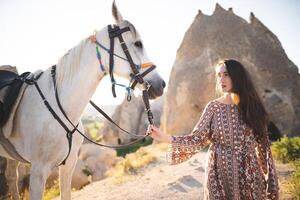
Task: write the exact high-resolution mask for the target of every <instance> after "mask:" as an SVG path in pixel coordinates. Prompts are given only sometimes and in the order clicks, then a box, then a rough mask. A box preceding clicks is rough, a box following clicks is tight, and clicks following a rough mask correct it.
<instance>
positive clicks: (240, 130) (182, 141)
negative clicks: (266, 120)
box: [168, 100, 279, 200]
mask: <svg viewBox="0 0 300 200" xmlns="http://www.w3.org/2000/svg"><path fill="white" fill-rule="evenodd" d="M267 141H268V142H267V143H268V145H265V146H266V148H263V147H262V146H261V145H260V144H258V143H257V142H256V139H255V136H254V134H253V132H252V130H251V129H250V128H249V127H247V126H246V124H245V123H244V122H243V121H242V120H241V119H240V116H239V113H238V107H237V106H236V105H230V104H224V103H221V102H218V101H217V100H213V101H211V102H209V103H208V104H207V105H206V107H205V109H204V111H203V113H202V116H201V117H200V120H199V122H198V123H197V125H196V126H195V128H194V130H193V132H192V133H191V134H190V135H186V136H172V143H171V145H170V147H171V148H170V151H169V152H168V158H169V161H170V162H171V164H179V163H182V162H184V161H186V160H188V159H189V158H190V157H192V156H193V155H194V154H195V153H197V152H198V151H199V150H201V149H202V148H203V147H205V146H207V145H208V144H210V148H209V150H208V162H207V166H206V177H205V187H204V199H210V200H238V199H243V200H244V199H245V200H248V199H249V200H252V199H254V200H264V199H278V190H279V188H278V180H277V177H276V173H275V166H274V163H273V158H272V155H271V150H270V144H269V140H268V139H267Z"/></svg>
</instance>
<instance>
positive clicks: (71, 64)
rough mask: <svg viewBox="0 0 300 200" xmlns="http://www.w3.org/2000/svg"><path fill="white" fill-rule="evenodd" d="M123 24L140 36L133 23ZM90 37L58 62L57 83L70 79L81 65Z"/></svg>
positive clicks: (136, 36) (58, 84)
mask: <svg viewBox="0 0 300 200" xmlns="http://www.w3.org/2000/svg"><path fill="white" fill-rule="evenodd" d="M122 25H124V26H128V27H130V30H131V31H132V33H133V35H134V38H139V34H138V32H137V31H136V28H135V27H134V25H133V24H132V23H130V22H129V21H127V20H124V21H122ZM87 42H88V39H84V40H82V41H81V42H80V43H79V44H78V45H77V46H75V47H73V48H72V49H70V50H69V51H68V52H67V53H66V54H65V55H64V56H63V57H61V58H60V59H59V60H58V62H57V65H56V66H57V79H56V84H57V86H60V85H61V84H62V82H63V81H70V80H71V78H72V77H73V76H74V74H75V73H76V72H77V71H78V69H79V67H80V59H81V55H82V53H83V49H84V47H85V46H86V44H87Z"/></svg>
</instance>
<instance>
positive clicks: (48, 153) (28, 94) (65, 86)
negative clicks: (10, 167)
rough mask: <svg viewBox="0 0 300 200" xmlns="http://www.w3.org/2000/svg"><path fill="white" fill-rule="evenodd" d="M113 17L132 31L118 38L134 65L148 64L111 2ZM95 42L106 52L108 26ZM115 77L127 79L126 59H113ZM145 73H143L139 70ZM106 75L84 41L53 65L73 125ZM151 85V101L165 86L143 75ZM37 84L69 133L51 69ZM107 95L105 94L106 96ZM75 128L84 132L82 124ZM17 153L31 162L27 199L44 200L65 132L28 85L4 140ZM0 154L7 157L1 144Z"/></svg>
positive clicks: (64, 148)
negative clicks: (6, 138) (12, 146)
mask: <svg viewBox="0 0 300 200" xmlns="http://www.w3.org/2000/svg"><path fill="white" fill-rule="evenodd" d="M113 16H114V18H115V21H116V24H117V25H118V26H119V27H120V28H124V27H129V28H130V31H127V32H124V33H123V34H122V36H123V38H124V41H125V43H126V44H127V46H128V50H129V53H130V55H131V56H132V59H133V61H134V63H136V64H140V65H141V64H143V63H149V62H150V61H149V59H148V57H147V55H146V52H145V49H144V47H143V45H141V44H142V41H141V38H140V36H139V34H138V32H137V31H136V29H135V28H134V26H133V25H132V24H131V23H129V22H128V21H126V20H123V18H122V16H121V14H120V12H119V11H118V10H117V8H116V6H115V4H114V3H113ZM95 36H96V38H97V41H99V42H100V43H101V44H102V45H104V46H105V47H107V48H109V44H110V43H109V42H110V40H109V36H108V28H107V27H104V28H103V29H102V30H100V31H97V32H96V34H95ZM99 50H100V53H101V56H102V59H101V60H102V62H103V64H104V67H105V70H106V71H107V72H108V65H109V54H108V53H107V52H106V51H105V50H103V49H101V48H99ZM114 53H115V54H117V55H120V56H121V57H124V58H125V57H126V56H125V54H124V52H123V50H122V48H121V44H120V42H119V40H118V39H115V48H114ZM114 60H115V67H114V73H115V74H117V75H118V76H120V77H124V78H127V79H128V80H129V79H130V73H131V72H132V71H131V68H130V65H129V63H128V62H127V61H125V60H122V59H120V58H118V57H115V59H114ZM144 70H146V69H141V72H143V71H144ZM103 77H104V73H103V72H102V71H101V70H100V68H99V60H98V58H97V56H96V44H95V43H93V42H91V41H90V39H88V38H86V39H84V40H83V41H81V42H80V43H79V45H77V46H75V47H74V48H72V49H71V50H70V51H69V52H68V53H67V54H66V55H64V56H63V57H62V58H61V59H60V60H59V61H58V63H57V87H58V91H59V98H60V100H61V104H62V107H63V108H64V110H65V111H66V113H67V116H68V117H69V118H70V120H71V121H72V122H73V123H74V124H77V123H78V122H80V117H81V114H82V113H83V111H84V109H85V107H86V105H87V104H88V102H89V100H90V98H91V97H92V95H93V93H94V92H95V90H96V87H97V85H98V84H99V83H100V81H101V79H102V78H103ZM144 79H145V81H147V82H149V83H150V84H151V87H150V89H149V92H150V98H155V97H157V96H160V95H162V93H163V89H164V87H165V83H164V81H163V79H162V78H161V77H160V76H159V75H158V73H157V71H156V70H153V71H151V72H150V73H149V74H147V75H146V76H145V77H144ZM38 84H39V86H40V88H41V90H42V91H43V93H44V95H45V97H46V99H47V100H48V102H49V103H50V104H51V106H52V107H53V109H54V110H55V112H56V113H57V114H58V115H59V116H60V117H61V119H63V121H64V122H65V123H66V124H67V125H68V127H69V129H71V130H72V127H71V125H70V123H68V122H67V120H65V118H64V117H63V115H62V113H61V112H60V110H59V108H58V106H57V103H56V100H55V93H54V89H53V82H52V78H51V69H50V68H49V69H47V70H45V71H44V73H43V75H42V76H41V77H40V78H39V79H38ZM105 95H107V94H105ZM79 129H80V130H83V127H82V124H81V123H80V124H79ZM8 139H9V140H10V142H11V143H12V144H13V145H14V147H15V149H16V150H17V152H18V153H19V154H20V155H21V156H22V157H23V158H24V159H25V160H27V161H29V162H30V164H31V170H30V186H29V193H30V199H31V200H38V199H42V196H43V192H44V187H45V183H46V180H47V177H48V176H49V174H50V172H51V170H52V169H53V168H55V167H56V166H58V165H59V164H60V163H61V162H62V161H63V160H64V159H65V157H66V155H67V153H68V141H67V138H66V132H65V130H64V129H63V128H62V127H61V125H60V124H59V123H58V122H57V121H56V120H55V119H54V118H53V116H52V115H51V113H50V112H49V111H48V109H47V108H46V107H45V105H44V103H43V101H42V99H41V97H40V96H39V94H38V92H37V90H36V88H35V87H34V86H28V87H27V89H26V91H25V93H24V95H23V97H22V100H21V102H20V104H19V106H18V109H17V111H16V116H15V121H14V128H13V133H12V134H11V137H9V138H8ZM82 142H83V137H82V136H80V135H79V134H78V133H76V132H75V133H74V135H73V142H72V150H71V153H70V155H69V157H68V159H67V160H66V163H65V165H61V166H60V167H59V180H60V193H61V199H64V200H68V199H71V179H72V174H73V171H74V167H75V164H76V162H77V159H78V158H77V157H78V150H79V148H80V146H81V144H82ZM0 155H1V156H4V157H9V155H8V154H7V153H6V152H5V150H4V149H3V148H2V147H1V145H0Z"/></svg>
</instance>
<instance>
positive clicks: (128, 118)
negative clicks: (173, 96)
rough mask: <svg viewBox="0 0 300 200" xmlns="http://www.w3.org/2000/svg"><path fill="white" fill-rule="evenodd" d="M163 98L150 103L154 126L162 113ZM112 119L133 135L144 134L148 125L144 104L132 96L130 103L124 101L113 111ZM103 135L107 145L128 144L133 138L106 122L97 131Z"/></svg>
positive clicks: (158, 121) (140, 98)
mask: <svg viewBox="0 0 300 200" xmlns="http://www.w3.org/2000/svg"><path fill="white" fill-rule="evenodd" d="M162 105H163V97H159V98H158V99H156V100H154V101H152V102H150V106H151V110H152V113H153V116H154V120H153V121H154V124H155V125H157V126H159V125H160V117H161V113H162ZM112 119H113V120H114V121H115V122H116V123H117V124H118V125H119V126H120V127H122V128H124V129H125V130H127V131H129V132H131V133H133V134H144V133H145V132H146V130H147V126H148V124H149V122H148V119H147V115H146V112H145V106H144V102H143V100H142V97H141V96H138V97H135V96H132V99H131V101H130V102H128V101H127V100H126V99H124V101H123V102H122V103H121V104H120V105H119V106H118V107H117V108H116V109H115V112H114V114H113V116H112ZM99 134H101V135H103V140H104V141H105V143H107V144H118V143H122V144H124V143H128V142H129V141H131V140H134V139H135V138H134V137H133V136H130V135H128V134H126V133H124V132H122V131H120V130H119V129H118V128H117V127H116V126H114V125H113V124H111V123H110V122H108V121H106V122H105V125H104V127H103V128H102V129H101V130H100V131H99Z"/></svg>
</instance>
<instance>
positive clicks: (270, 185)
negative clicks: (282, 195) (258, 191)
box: [258, 136, 279, 200]
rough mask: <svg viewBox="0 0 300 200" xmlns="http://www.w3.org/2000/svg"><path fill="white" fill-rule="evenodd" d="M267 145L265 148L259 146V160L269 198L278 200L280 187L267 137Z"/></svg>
mask: <svg viewBox="0 0 300 200" xmlns="http://www.w3.org/2000/svg"><path fill="white" fill-rule="evenodd" d="M265 144H266V145H265V147H263V146H262V145H261V144H259V145H258V159H259V163H260V166H261V169H262V170H263V172H264V174H265V177H266V181H267V198H268V199H271V200H277V199H279V194H278V192H279V185H278V179H277V175H276V169H275V165H274V160H273V157H272V152H271V148H270V141H269V139H268V137H267V136H266V137H265Z"/></svg>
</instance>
